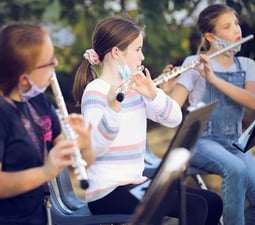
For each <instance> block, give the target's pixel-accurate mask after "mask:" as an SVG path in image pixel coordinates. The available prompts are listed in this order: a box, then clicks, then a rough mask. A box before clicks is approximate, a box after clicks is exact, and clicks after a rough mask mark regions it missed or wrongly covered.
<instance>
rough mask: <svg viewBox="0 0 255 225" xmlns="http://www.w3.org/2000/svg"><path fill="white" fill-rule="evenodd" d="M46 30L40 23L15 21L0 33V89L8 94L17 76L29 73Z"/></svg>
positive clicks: (34, 63) (14, 85)
mask: <svg viewBox="0 0 255 225" xmlns="http://www.w3.org/2000/svg"><path fill="white" fill-rule="evenodd" d="M46 35H48V31H47V30H46V29H45V28H44V27H42V26H40V25H32V24H21V23H15V24H11V25H8V26H5V27H3V28H2V30H1V33H0V49H1V50H0V90H1V92H2V94H3V95H6V96H7V95H9V94H10V92H11V91H12V89H13V88H15V87H16V86H17V84H18V80H19V76H20V75H21V74H23V73H29V72H31V71H32V70H33V68H34V66H35V65H36V63H37V61H38V57H39V56H40V51H41V48H42V45H43V43H44V40H45V37H46Z"/></svg>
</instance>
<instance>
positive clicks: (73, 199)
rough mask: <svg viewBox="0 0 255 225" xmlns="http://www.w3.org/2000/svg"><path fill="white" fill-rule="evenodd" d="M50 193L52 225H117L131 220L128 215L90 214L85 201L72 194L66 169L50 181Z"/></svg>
mask: <svg viewBox="0 0 255 225" xmlns="http://www.w3.org/2000/svg"><path fill="white" fill-rule="evenodd" d="M50 193H51V202H52V207H51V214H52V222H53V224H54V225H73V224H75V225H101V224H112V225H117V224H123V223H127V222H128V221H129V220H130V218H131V215H128V214H102V215H93V214H91V212H90V211H89V208H88V205H87V203H86V201H82V200H81V199H80V198H79V197H78V196H77V195H76V193H75V192H74V190H73V186H72V182H71V179H70V175H69V171H68V168H64V170H63V171H62V172H61V173H60V174H59V175H58V177H57V178H56V179H54V180H51V182H50Z"/></svg>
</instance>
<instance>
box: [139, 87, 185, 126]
mask: <svg viewBox="0 0 255 225" xmlns="http://www.w3.org/2000/svg"><path fill="white" fill-rule="evenodd" d="M144 100H145V104H146V112H147V117H148V118H149V119H151V120H153V121H155V122H158V123H160V124H161V125H164V126H167V127H176V126H178V125H179V124H180V123H181V121H182V112H181V108H180V106H179V105H178V103H177V102H176V101H174V100H173V99H171V98H170V97H169V96H167V95H166V94H165V93H164V91H163V90H162V89H158V92H157V96H156V97H155V98H154V99H153V100H147V99H144Z"/></svg>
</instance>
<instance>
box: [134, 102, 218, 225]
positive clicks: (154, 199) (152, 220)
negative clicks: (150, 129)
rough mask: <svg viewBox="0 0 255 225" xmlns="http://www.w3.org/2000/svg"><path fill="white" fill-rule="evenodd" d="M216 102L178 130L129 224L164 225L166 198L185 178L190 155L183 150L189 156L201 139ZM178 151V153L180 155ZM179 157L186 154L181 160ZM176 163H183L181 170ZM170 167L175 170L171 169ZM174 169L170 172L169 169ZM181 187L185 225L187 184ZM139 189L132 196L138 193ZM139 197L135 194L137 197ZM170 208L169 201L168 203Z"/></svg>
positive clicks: (188, 118) (192, 115)
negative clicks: (176, 182)
mask: <svg viewBox="0 0 255 225" xmlns="http://www.w3.org/2000/svg"><path fill="white" fill-rule="evenodd" d="M216 104H217V101H215V102H212V103H210V104H207V105H205V106H202V107H200V108H198V109H195V110H193V111H191V112H188V113H187V114H186V115H185V117H184V119H183V121H182V123H181V125H180V126H179V127H178V129H177V131H176V133H175V135H174V137H173V139H172V140H171V143H170V144H169V147H168V149H167V151H166V153H165V155H164V156H163V159H162V162H161V164H160V165H159V168H158V169H157V171H156V173H155V176H154V178H153V179H152V181H151V183H150V184H148V185H149V187H148V186H147V187H148V189H147V191H146V193H145V194H144V197H143V198H142V200H141V202H140V204H139V205H138V206H137V208H136V209H135V212H134V215H133V216H132V218H131V221H130V225H161V223H162V220H163V218H164V216H165V215H166V207H165V206H166V203H167V202H166V201H167V200H166V199H167V198H165V197H166V196H167V194H168V193H171V188H172V187H173V184H174V182H175V181H176V180H177V178H179V177H180V176H181V175H182V172H183V170H184V169H183V168H181V167H180V164H182V165H185V164H186V160H187V159H188V158H189V156H187V154H186V156H184V155H185V154H184V153H183V151H184V149H188V150H189V152H190V154H191V153H192V149H193V147H194V145H195V143H196V141H197V139H198V138H199V136H200V134H201V132H202V130H203V128H204V126H205V124H206V122H207V120H208V119H209V117H210V115H211V113H212V111H213V109H214V107H215V106H216ZM178 152H179V154H177V153H178ZM180 155H183V156H182V157H180ZM176 163H177V165H178V163H180V164H179V165H178V166H179V169H178V166H176ZM171 164H173V167H174V168H173V167H172V168H171ZM169 168H171V169H169ZM180 180H181V183H182V179H180ZM180 187H181V192H180V193H181V196H180V198H181V218H179V220H180V224H181V225H186V198H185V194H184V192H185V189H184V185H182V184H180ZM138 188H139V186H138V187H136V188H134V189H136V190H135V191H134V192H132V191H131V193H139V190H138ZM144 188H145V187H144V185H141V190H140V193H141V191H142V190H144ZM134 195H135V196H136V194H134ZM167 204H168V205H169V202H168V203H167Z"/></svg>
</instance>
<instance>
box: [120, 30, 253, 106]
mask: <svg viewBox="0 0 255 225" xmlns="http://www.w3.org/2000/svg"><path fill="white" fill-rule="evenodd" d="M252 38H253V35H252V34H251V35H249V36H247V37H245V38H242V39H241V40H240V41H237V42H235V43H233V44H230V45H229V46H227V47H225V48H223V49H221V50H219V51H217V52H214V53H213V54H211V55H209V56H208V58H209V59H212V58H214V57H215V56H218V55H220V54H222V53H224V52H226V51H228V50H230V49H232V48H235V47H236V46H239V45H241V44H242V43H244V42H247V41H249V40H251V39H252ZM199 63H200V61H199V60H194V61H192V62H191V63H188V64H186V65H183V66H177V67H174V68H173V70H171V71H170V72H169V73H163V74H160V75H159V76H158V77H157V78H156V79H154V80H153V83H154V84H155V85H156V86H158V85H160V84H161V83H163V82H167V81H168V80H170V79H172V78H174V77H177V76H178V75H180V74H181V73H183V72H186V71H187V70H190V69H193V68H195V67H196V66H197V65H199ZM143 69H144V67H143V65H141V66H140V68H138V70H139V71H142V70H143ZM133 85H135V84H134V83H132V82H131V79H127V80H126V81H125V82H124V84H123V85H122V86H121V87H119V88H118V89H117V90H116V94H117V96H116V99H117V100H118V101H119V102H122V101H123V100H124V97H125V94H126V93H127V91H128V90H129V89H130V88H131V87H132V86H133Z"/></svg>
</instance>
